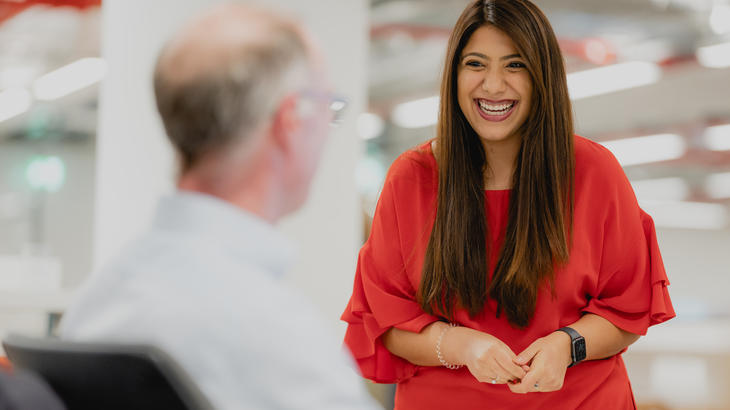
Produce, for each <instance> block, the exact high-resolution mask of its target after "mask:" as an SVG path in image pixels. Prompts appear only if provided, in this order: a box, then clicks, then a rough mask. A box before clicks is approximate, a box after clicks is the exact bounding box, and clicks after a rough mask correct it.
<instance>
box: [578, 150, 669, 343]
mask: <svg viewBox="0 0 730 410" xmlns="http://www.w3.org/2000/svg"><path fill="white" fill-rule="evenodd" d="M606 154H607V155H608V156H609V161H608V162H607V163H606V165H607V166H606V169H605V172H606V173H608V174H609V175H608V180H607V181H604V182H606V183H605V184H601V187H600V189H601V192H602V194H603V195H601V201H602V202H603V204H605V205H606V206H607V208H606V209H607V212H606V214H605V218H604V224H603V249H602V256H601V263H600V272H599V277H598V281H597V285H596V287H595V289H594V292H593V294H591V295H589V296H590V300H589V302H588V305H587V306H586V308H585V309H584V313H588V312H589V313H594V314H596V315H599V316H602V317H604V318H606V319H608V320H609V321H611V323H613V324H614V325H616V326H617V327H619V328H621V329H623V330H626V331H628V332H631V333H635V334H640V335H645V334H646V331H647V329H648V328H649V326H653V325H656V324H659V323H662V322H665V321H667V320H669V319H671V318H673V317H675V316H676V315H675V313H674V308H673V307H672V302H671V299H670V298H669V291H668V288H667V287H668V285H669V280H668V278H667V274H666V272H665V270H664V262H663V261H662V257H661V254H660V252H659V245H658V243H657V237H656V230H655V227H654V221H653V220H652V218H651V216H649V215H648V214H647V213H646V212H644V211H643V210H642V209H641V208H639V205H638V203H637V201H636V196H635V195H634V192H633V190H632V188H631V184H630V183H629V181H628V179H627V178H626V176H625V174H624V172H623V170H622V169H621V167H620V165H619V164H618V162H617V161H616V160H615V158H614V157H613V155H611V154H610V153H608V152H606Z"/></svg>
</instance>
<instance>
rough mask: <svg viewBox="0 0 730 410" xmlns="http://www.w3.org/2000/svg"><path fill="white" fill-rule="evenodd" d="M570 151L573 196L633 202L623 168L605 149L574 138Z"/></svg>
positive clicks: (631, 190)
mask: <svg viewBox="0 0 730 410" xmlns="http://www.w3.org/2000/svg"><path fill="white" fill-rule="evenodd" d="M574 150H575V189H576V196H579V195H580V194H581V193H590V195H589V196H599V197H602V198H604V199H608V198H615V199H618V200H631V201H632V202H633V201H635V199H634V198H635V197H634V194H633V189H632V188H631V184H630V183H629V180H628V178H627V177H626V173H625V172H624V170H623V167H622V166H621V164H620V163H619V161H618V159H616V157H615V156H614V155H613V153H612V152H611V151H610V150H609V149H608V148H606V147H605V146H603V145H601V144H599V143H597V142H595V141H591V140H590V139H588V138H584V137H581V136H578V135H576V136H575V139H574Z"/></svg>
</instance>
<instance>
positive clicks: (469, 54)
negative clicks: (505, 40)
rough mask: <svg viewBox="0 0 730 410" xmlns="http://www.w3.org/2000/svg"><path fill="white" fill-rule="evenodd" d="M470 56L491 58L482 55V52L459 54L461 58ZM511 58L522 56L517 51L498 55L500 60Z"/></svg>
mask: <svg viewBox="0 0 730 410" xmlns="http://www.w3.org/2000/svg"><path fill="white" fill-rule="evenodd" d="M470 56H474V57H479V58H483V59H485V60H491V58H489V57H487V56H486V55H484V54H482V53H476V52H472V53H467V54H464V55H463V56H461V59H462V60H463V59H465V58H467V57H470ZM511 58H522V56H521V55H520V54H519V53H518V54H510V55H508V56H504V57H500V60H509V59H511Z"/></svg>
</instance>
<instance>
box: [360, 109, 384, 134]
mask: <svg viewBox="0 0 730 410" xmlns="http://www.w3.org/2000/svg"><path fill="white" fill-rule="evenodd" d="M383 130H385V121H383V119H382V118H380V116H379V115H378V114H373V113H371V112H364V113H362V114H360V115H359V116H358V117H357V134H358V135H359V136H360V138H362V139H364V140H371V139H373V138H377V137H379V136H380V135H381V134H382V133H383Z"/></svg>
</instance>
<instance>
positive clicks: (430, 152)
mask: <svg viewBox="0 0 730 410" xmlns="http://www.w3.org/2000/svg"><path fill="white" fill-rule="evenodd" d="M434 142H436V140H430V141H428V142H426V149H427V150H428V151H427V153H428V156H429V158H431V160H432V161H433V164H434V169H435V170H436V173H437V175H438V163H437V162H436V155H434V153H433V143H434ZM511 191H512V188H506V189H484V192H493V193H500V192H511Z"/></svg>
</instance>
